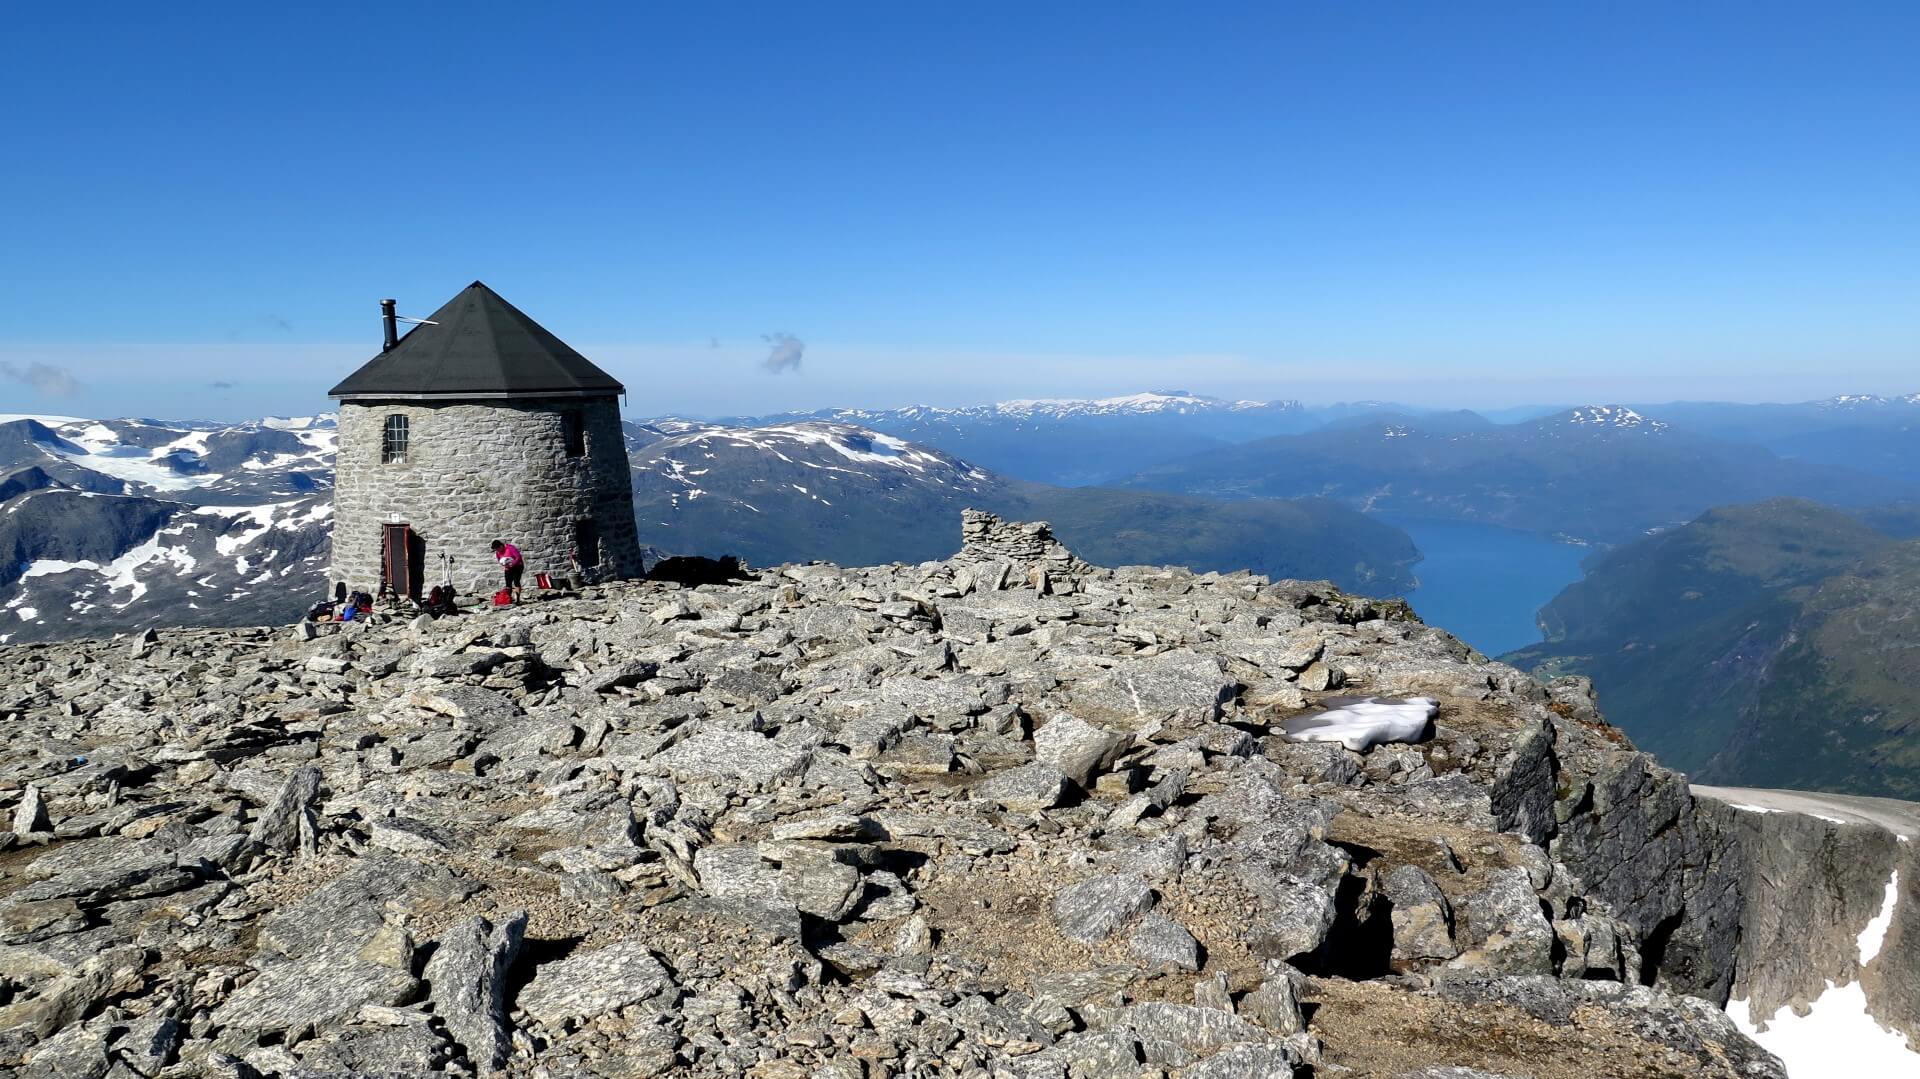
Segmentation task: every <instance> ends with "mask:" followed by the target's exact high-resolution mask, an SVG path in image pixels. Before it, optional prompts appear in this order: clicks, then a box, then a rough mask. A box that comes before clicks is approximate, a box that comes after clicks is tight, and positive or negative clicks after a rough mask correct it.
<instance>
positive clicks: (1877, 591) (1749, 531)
mask: <svg viewBox="0 0 1920 1079" xmlns="http://www.w3.org/2000/svg"><path fill="white" fill-rule="evenodd" d="M1873 516H1875V515H1868V519H1872V517H1873ZM1540 620H1541V625H1542V627H1543V629H1544V630H1545V632H1546V638H1547V639H1546V641H1545V642H1544V643H1542V644H1539V645H1535V646H1533V647H1530V648H1526V649H1523V650H1521V651H1519V652H1516V653H1513V654H1512V655H1510V656H1507V657H1505V658H1506V659H1507V660H1508V661H1509V662H1512V663H1515V664H1516V665H1518V666H1521V667H1523V668H1526V669H1531V670H1536V671H1539V672H1541V673H1543V674H1567V673H1574V674H1584V675H1587V676H1588V677H1590V678H1592V679H1593V681H1594V685H1595V687H1596V688H1597V689H1598V690H1599V692H1600V699H1601V703H1602V705H1603V706H1604V707H1605V709H1606V712H1607V715H1608V717H1609V718H1610V719H1612V720H1613V721H1614V722H1615V723H1617V724H1619V725H1620V726H1621V728H1622V729H1624V730H1625V731H1626V732H1627V733H1628V734H1629V735H1631V736H1632V737H1633V739H1634V742H1635V744H1637V745H1639V746H1640V747H1641V748H1643V749H1647V750H1649V751H1651V752H1653V753H1655V754H1656V755H1658V756H1659V757H1660V758H1661V759H1662V761H1663V762H1665V763H1667V764H1670V765H1672V766H1673V767H1676V768H1680V769H1683V770H1685V771H1687V772H1689V773H1691V774H1693V775H1694V777H1695V778H1696V779H1700V780H1703V781H1707V782H1716V783H1725V784H1737V785H1741V786H1777V787H1796V788H1803V789H1813V790H1827V791H1840V792H1847V793H1856V794H1874V795H1887V796H1892V797H1899V798H1914V797H1916V796H1920V737H1916V730H1917V729H1920V542H1916V541H1913V540H1902V539H1899V538H1897V537H1895V536H1892V535H1889V534H1887V533H1885V532H1882V531H1878V530H1876V529H1874V528H1872V527H1869V526H1868V525H1867V524H1864V523H1862V520H1861V517H1860V516H1857V515H1852V514H1848V513H1843V512H1840V511H1838V510H1835V509H1832V508H1830V507H1827V506H1822V505H1818V504H1815V503H1812V502H1807V501H1803V500H1799V499H1773V500H1768V501H1765V502H1760V503H1756V504H1750V505H1738V506H1724V507H1718V508H1715V509H1713V510H1710V511H1708V512H1707V513H1705V514H1702V515H1701V516H1700V517H1699V518H1697V519H1696V520H1694V521H1692V522H1689V523H1688V524H1686V525H1684V526H1683V527H1680V528H1676V529H1673V530H1671V531H1668V532H1665V533H1662V534H1660V535H1657V536H1652V537H1649V538H1646V539H1643V540H1640V541H1638V542H1636V543H1631V544H1628V545H1626V546H1623V547H1620V548H1618V549H1616V550H1613V551H1609V552H1607V553H1605V554H1603V555H1600V556H1598V557H1597V558H1595V559H1594V560H1593V561H1592V562H1591V563H1590V564H1589V566H1588V568H1587V573H1586V578H1585V579H1584V580H1583V581H1581V582H1579V583H1578V584H1575V585H1573V586H1571V587H1569V588H1568V589H1566V591H1564V592H1562V593H1561V594H1560V595H1559V596H1558V597H1557V598H1555V599H1554V600H1553V602H1552V603H1550V604H1548V606H1547V607H1546V608H1545V609H1543V610H1542V611H1541V613H1540Z"/></svg>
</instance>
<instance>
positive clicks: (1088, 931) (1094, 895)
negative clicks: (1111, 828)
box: [1053, 874, 1154, 944]
mask: <svg viewBox="0 0 1920 1079" xmlns="http://www.w3.org/2000/svg"><path fill="white" fill-rule="evenodd" d="M1153 903H1154V897H1153V889H1152V888H1150V887H1148V886H1147V882H1146V881H1144V880H1141V879H1140V878H1139V877H1133V876H1121V875H1118V874H1114V875H1108V876H1103V877H1094V878H1092V879H1090V880H1083V881H1081V882H1080V883H1078V884H1075V885H1072V886H1070V887H1068V888H1065V889H1062V890H1061V892H1060V894H1058V895H1056V896H1054V899H1053V923H1054V925H1055V926H1057V927H1058V928H1059V930H1060V932H1061V933H1062V934H1063V935H1065V936H1068V937H1071V938H1073V939H1074V940H1078V941H1083V942H1086V943H1089V944H1091V943H1093V942H1095V941H1100V940H1105V939H1106V938H1107V937H1110V936H1112V935H1113V934H1114V932H1115V931H1116V930H1118V929H1119V928H1120V927H1121V926H1123V925H1125V924H1126V923H1128V922H1130V921H1132V920H1133V919H1134V918H1136V917H1138V916H1139V915H1141V914H1145V913H1146V912H1147V911H1149V910H1151V909H1153Z"/></svg>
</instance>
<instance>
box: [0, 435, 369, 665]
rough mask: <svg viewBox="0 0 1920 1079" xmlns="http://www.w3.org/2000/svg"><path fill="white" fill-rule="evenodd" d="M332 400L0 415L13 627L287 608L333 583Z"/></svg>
mask: <svg viewBox="0 0 1920 1079" xmlns="http://www.w3.org/2000/svg"><path fill="white" fill-rule="evenodd" d="M334 449H335V431H334V426H333V420H332V417H330V416H318V417H303V418H298V419H278V418H272V419H267V420H263V421H260V422H257V423H246V424H238V425H219V424H209V423H193V422H187V423H167V422H162V421H157V420H90V419H81V418H77V417H71V416H24V415H8V416H0V642H7V641H24V640H36V639H45V638H51V637H70V636H77V635H81V634H99V633H109V632H119V631H122V630H130V629H138V628H141V627H144V626H149V625H194V624H204V625H234V624H242V623H247V622H282V621H288V620H291V619H292V618H293V617H295V616H297V615H298V614H299V613H300V611H301V610H303V609H304V608H305V606H306V605H307V604H308V603H311V602H312V601H313V600H314V599H317V598H318V597H319V596H321V595H323V594H324V592H325V589H326V580H325V575H326V561H327V559H326V550H327V537H328V534H329V532H328V530H329V522H330V517H331V514H332V501H331V495H330V490H331V488H332V485H333V454H334Z"/></svg>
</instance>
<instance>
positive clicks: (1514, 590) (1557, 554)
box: [1382, 517, 1593, 656]
mask: <svg viewBox="0 0 1920 1079" xmlns="http://www.w3.org/2000/svg"><path fill="white" fill-rule="evenodd" d="M1382 520H1385V521H1386V522H1387V523H1389V524H1392V525H1396V526H1398V527H1399V528H1401V529H1402V530H1403V531H1405V532H1406V533H1407V535H1409V536H1412V537H1413V543H1414V546H1416V547H1418V548H1420V553H1421V554H1422V555H1424V556H1425V557H1424V558H1422V559H1421V560H1420V563H1419V564H1418V565H1416V566H1415V567H1414V575H1415V576H1417V577H1418V578H1419V579H1420V584H1419V587H1418V588H1416V589H1414V590H1413V591H1411V592H1408V593H1406V599H1407V602H1409V603H1411V604H1413V609H1414V610H1415V611H1417V612H1419V614H1420V617H1421V618H1422V619H1423V620H1424V621H1426V622H1427V624H1428V625H1434V626H1439V627H1441V628H1442V629H1445V630H1446V631H1447V632H1449V633H1451V634H1453V635H1454V636H1456V637H1458V638H1460V639H1461V640H1463V641H1466V642H1467V643H1468V644H1470V645H1472V646H1474V647H1475V648H1478V649H1479V650H1480V651H1482V652H1484V653H1486V654H1487V655H1489V656H1498V655H1501V654H1502V653H1506V652H1511V651H1513V650H1514V649H1516V648H1524V647H1526V646H1527V645H1530V644H1534V643H1536V642H1537V641H1539V640H1540V629H1539V626H1537V625H1536V624H1535V623H1534V615H1535V613H1537V612H1538V611H1539V610H1540V608H1541V607H1543V606H1545V605H1546V603H1547V601H1548V600H1550V599H1552V598H1553V597H1554V596H1556V595H1558V594H1559V593H1560V590H1561V589H1562V588H1565V587H1566V586H1568V585H1570V584H1572V583H1573V582H1575V581H1577V580H1579V579H1580V576H1581V574H1580V560H1581V559H1582V558H1585V557H1586V556H1587V555H1588V554H1590V553H1592V550H1593V548H1591V547H1577V546H1574V545H1573V544H1568V543H1560V542H1557V541H1555V540H1552V539H1548V538H1547V537H1545V536H1542V535H1539V534H1538V533H1534V532H1520V531H1516V530H1514V529H1510V528H1500V527H1497V526H1494V525H1482V524H1470V523H1464V522H1460V521H1437V520H1432V519H1422V518H1409V517H1383V518H1382Z"/></svg>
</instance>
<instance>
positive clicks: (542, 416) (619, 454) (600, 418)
mask: <svg viewBox="0 0 1920 1079" xmlns="http://www.w3.org/2000/svg"><path fill="white" fill-rule="evenodd" d="M571 409H578V410H580V411H581V413H582V414H583V416H582V418H583V421H584V426H585V430H586V454H585V455H584V456H581V457H568V456H567V454H566V446H565V439H564V434H563V423H564V414H565V413H566V412H567V411H568V410H571ZM395 413H399V414H403V415H405V416H406V417H407V420H408V425H409V440H408V450H407V457H406V460H404V461H396V462H393V463H390V464H382V463H381V460H380V453H381V432H382V429H383V427H384V424H385V422H386V419H387V417H388V416H390V415H393V414H395ZM336 469H337V471H336V478H335V487H334V494H333V504H334V529H333V570H332V579H333V580H336V581H345V582H346V583H347V585H348V586H349V587H350V588H354V589H357V590H358V589H364V590H365V591H369V592H372V591H376V590H377V589H378V587H379V584H380V554H381V526H382V525H383V524H386V523H389V522H394V521H401V522H405V523H407V524H409V525H411V526H412V527H413V530H414V531H415V532H417V533H418V534H419V535H420V536H421V538H422V539H424V540H425V542H426V558H425V562H424V565H423V567H422V570H423V575H424V577H425V579H426V580H427V581H428V582H433V581H436V580H438V579H439V578H440V575H441V561H440V556H441V554H442V553H445V554H447V555H449V556H450V557H451V559H452V571H453V580H454V585H455V587H456V588H458V589H459V590H460V591H461V592H462V593H463V594H467V595H474V594H482V595H484V594H487V593H490V592H492V591H493V590H494V589H496V588H498V587H499V581H500V572H499V569H498V567H497V566H496V565H495V564H494V561H493V555H492V552H491V551H490V550H489V549H488V544H489V543H490V541H492V540H495V539H501V540H505V541H507V542H509V543H512V544H514V545H515V546H517V547H519V548H520V550H521V552H522V553H523V554H524V555H525V556H526V560H527V569H528V583H529V584H531V583H532V580H531V578H532V574H534V573H538V572H542V571H546V572H552V573H554V574H556V575H563V574H566V573H568V572H569V570H570V567H569V565H568V561H567V558H568V554H569V552H571V551H572V550H573V546H574V542H575V540H574V537H575V526H576V522H579V521H582V520H591V521H592V522H593V524H594V528H595V530H596V531H597V533H598V536H599V546H600V574H601V576H602V577H603V578H612V577H637V576H639V575H640V573H641V571H642V567H641V562H640V549H639V541H638V538H637V536H636V534H635V531H634V521H633V485H632V479H631V476H630V474H629V472H628V465H627V452H626V443H625V440H624V439H623V438H622V436H621V432H620V409H619V404H618V402H617V401H616V400H615V399H614V398H611V397H606V398H597V399H584V400H583V399H581V398H519V399H513V400H488V401H461V402H433V401H391V402H385V401H375V402H364V403H363V402H358V401H347V402H342V404H341V406H340V454H339V459H338V463H337V465H336Z"/></svg>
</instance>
